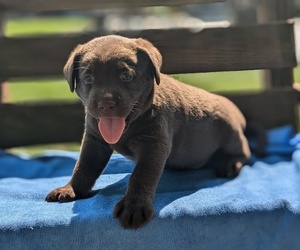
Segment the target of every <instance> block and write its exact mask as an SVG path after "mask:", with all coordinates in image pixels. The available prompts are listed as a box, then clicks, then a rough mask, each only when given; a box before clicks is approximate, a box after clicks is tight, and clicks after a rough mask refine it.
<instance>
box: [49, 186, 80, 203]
mask: <svg viewBox="0 0 300 250" xmlns="http://www.w3.org/2000/svg"><path fill="white" fill-rule="evenodd" d="M75 199H76V195H75V192H74V190H73V188H72V187H71V185H66V186H64V187H61V188H56V189H54V190H53V191H51V192H50V193H49V194H48V195H47V197H46V199H45V200H46V201H48V202H54V201H58V202H68V201H73V200H75Z"/></svg>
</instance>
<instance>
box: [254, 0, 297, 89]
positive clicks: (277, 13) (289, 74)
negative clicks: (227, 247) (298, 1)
mask: <svg viewBox="0 0 300 250" xmlns="http://www.w3.org/2000/svg"><path fill="white" fill-rule="evenodd" d="M292 4H293V2H292V0H259V1H258V5H257V22H258V23H260V24H263V23H269V22H275V21H279V20H287V19H290V18H291V17H292V13H291V8H292ZM264 81H265V87H266V88H271V87H292V85H293V83H294V74H293V68H284V69H270V70H266V71H265V72H264Z"/></svg>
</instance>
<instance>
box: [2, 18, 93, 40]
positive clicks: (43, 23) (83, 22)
mask: <svg viewBox="0 0 300 250" xmlns="http://www.w3.org/2000/svg"><path fill="white" fill-rule="evenodd" d="M93 28H94V22H93V20H92V19H91V18H87V17H78V16H70V17H22V18H11V19H9V20H8V22H7V24H6V26H5V31H6V32H5V33H6V35H7V36H30V35H43V34H51V33H52V34H53V33H65V32H69V33H72V32H78V31H91V30H93Z"/></svg>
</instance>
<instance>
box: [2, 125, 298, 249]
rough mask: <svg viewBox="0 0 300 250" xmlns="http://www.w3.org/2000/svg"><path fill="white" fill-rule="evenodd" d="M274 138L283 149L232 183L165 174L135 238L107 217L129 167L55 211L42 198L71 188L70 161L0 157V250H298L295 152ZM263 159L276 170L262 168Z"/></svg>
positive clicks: (121, 166) (113, 165)
mask: <svg viewBox="0 0 300 250" xmlns="http://www.w3.org/2000/svg"><path fill="white" fill-rule="evenodd" d="M288 130H289V131H288ZM274 131H275V130H272V131H270V133H273V134H272V136H271V137H272V138H271V140H269V145H268V146H269V149H270V148H272V149H274V147H275V146H274V145H279V146H280V147H281V148H285V150H282V151H280V150H277V149H276V147H275V149H276V150H274V151H273V153H271V152H269V155H268V157H266V158H264V159H257V161H256V162H255V163H253V165H252V166H246V167H244V168H243V170H242V171H241V173H240V175H239V176H238V177H236V178H234V179H220V178H219V179H218V178H215V177H214V176H213V173H212V171H210V170H193V171H187V172H177V171H165V172H164V174H163V176H162V178H161V180H160V183H159V186H158V188H157V192H156V197H155V200H154V208H155V213H156V214H155V217H154V218H153V220H152V221H150V222H149V223H148V224H147V225H146V226H145V227H143V228H141V229H138V230H133V231H132V230H124V229H123V228H122V227H121V226H120V225H119V223H118V220H117V219H115V218H113V216H112V210H113V207H114V205H115V203H116V202H117V201H118V200H119V199H121V197H122V196H123V195H124V193H125V190H126V186H127V182H128V179H129V176H130V173H131V171H132V169H133V167H134V165H133V163H132V162H131V161H129V160H127V159H125V158H123V157H122V156H120V155H118V154H116V155H113V156H112V159H111V160H110V163H109V165H108V166H107V168H106V170H105V172H104V173H103V175H102V176H101V177H100V178H99V179H98V180H97V182H96V185H95V187H94V191H93V194H94V195H93V196H92V197H91V198H89V199H84V200H78V201H74V202H70V203H62V204H59V203H47V202H45V201H44V198H45V196H46V194H47V193H48V192H49V191H50V190H52V189H53V188H55V187H58V186H61V185H64V184H65V183H66V182H67V181H68V180H69V179H70V175H71V173H72V170H73V166H74V163H75V159H76V158H77V157H78V153H69V152H68V153H60V156H57V155H58V153H57V152H52V153H48V154H47V156H43V157H40V158H35V159H24V158H20V157H16V156H14V155H10V154H6V153H4V152H1V153H0V176H1V178H2V179H1V180H0V216H1V220H0V249H1V250H2V249H5V250H6V249H73V250H75V249H300V237H299V232H300V192H299V190H300V150H295V149H296V145H297V143H298V142H297V141H296V142H295V139H294V141H293V145H292V146H291V145H290V143H289V142H290V140H291V139H292V138H293V136H294V134H293V133H291V130H290V127H289V126H287V127H282V128H277V132H278V133H277V134H276V133H274ZM275 132H276V131H275ZM269 135H270V134H269ZM277 135H278V138H274V137H276V136H277ZM283 135H284V136H283ZM280 136H281V139H280V140H279V137H280ZM271 144H273V145H272V147H271ZM291 149H293V150H291ZM55 155H56V156H55ZM64 155H65V156H64ZM270 158H272V159H273V161H274V162H275V160H276V161H277V162H276V163H275V164H270V163H266V162H268V160H266V161H265V162H264V160H265V159H270Z"/></svg>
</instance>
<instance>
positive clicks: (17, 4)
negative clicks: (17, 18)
mask: <svg viewBox="0 0 300 250" xmlns="http://www.w3.org/2000/svg"><path fill="white" fill-rule="evenodd" d="M224 1H226V0H168V1H165V0H143V1H140V0H125V1H124V0H110V1H106V0H87V1H81V0H48V1H40V0H31V1H19V0H0V9H1V10H2V9H3V10H6V11H51V10H85V9H103V8H134V7H149V6H174V5H185V4H198V3H215V2H224Z"/></svg>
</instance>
